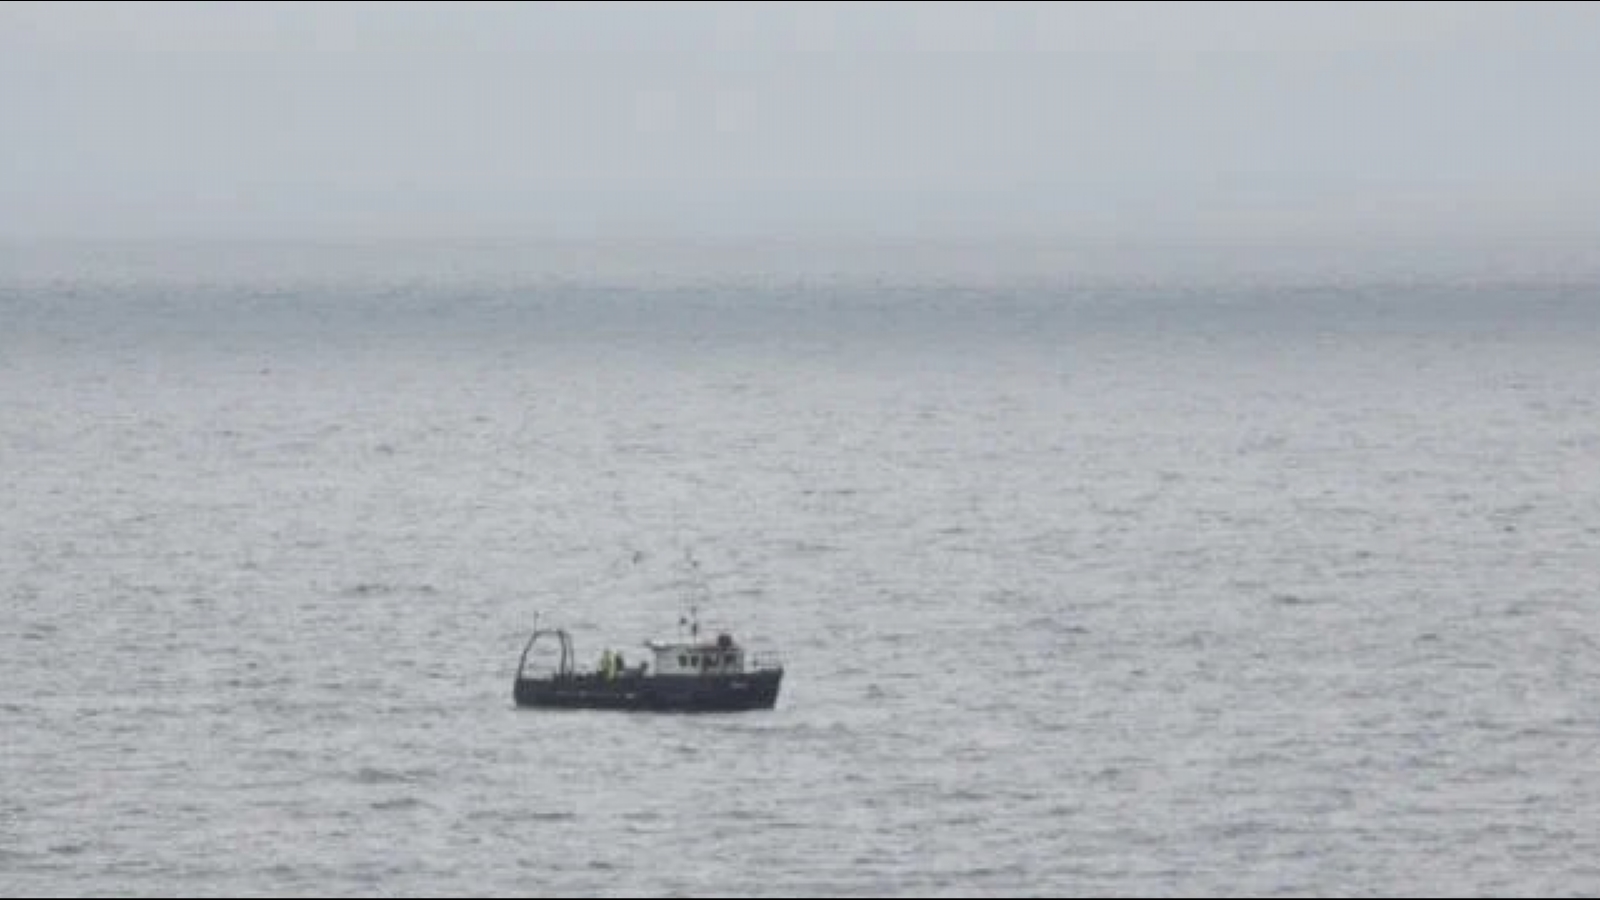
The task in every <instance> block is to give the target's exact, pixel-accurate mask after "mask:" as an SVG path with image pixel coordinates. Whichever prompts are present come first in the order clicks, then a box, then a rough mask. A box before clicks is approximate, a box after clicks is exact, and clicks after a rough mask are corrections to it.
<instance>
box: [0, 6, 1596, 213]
mask: <svg viewBox="0 0 1600 900" xmlns="http://www.w3.org/2000/svg"><path fill="white" fill-rule="evenodd" d="M0 133H3V138H0V236H5V237H11V238H17V237H23V238H27V237H34V236H89V237H140V236H185V237H187V236H204V235H220V236H227V237H354V238H366V237H435V236H438V237H489V236H515V237H556V238H571V239H587V238H592V237H599V238H625V237H693V238H723V237H747V236H754V237H802V238H847V239H848V238H896V239H901V238H911V239H917V238H940V239H963V240H964V239H983V240H1005V239H1039V240H1055V239H1063V238H1069V239H1070V238H1095V239H1126V240H1151V241H1156V240H1163V241H1164V240H1174V241H1193V240H1199V241H1204V240H1221V241H1241V242H1250V241H1258V240H1267V239H1284V238H1290V239H1297V240H1303V241H1318V240H1378V241H1387V240H1414V241H1445V242H1449V241H1456V240H1463V241H1485V240H1487V241H1494V240H1500V239H1514V240H1520V241H1532V242H1537V241H1555V242H1567V243H1582V242H1584V241H1591V240H1594V239H1595V238H1597V237H1600V224H1597V223H1600V12H1597V11H1596V10H1594V9H1593V8H1592V7H1590V6H1589V5H1586V4H1549V5H1545V4H1534V3H1481V4H1474V3H1418V4H1408V5H1391V4H1323V3H1284V4H1276V5H1274V4H1258V3H1237V4H1235V3H1222V4H1202V3H1178V4H1167V3H1148V4H1132V3H1127V4H1124V3H1111V4H1105V5H1090V4H1061V5H1054V6H1034V5H1027V4H1005V3H982V4H972V5H962V4H955V5H947V4H931V3H930V4H916V3H906V4H899V3H896V4H882V5H874V4H839V5H830V4H824V3H803V4H795V5H781V4H765V3H760V4H756V3H752V4H747V5H744V6H739V5H735V4H657V3H647V4H637V5H632V4H618V5H610V6H607V5H603V4H594V3H576V4H526V5H518V6H504V7H502V6H493V5H484V6H472V5H469V4H461V3H454V4H447V5H445V4H441V5H417V6H411V5H405V6H400V5H396V6H389V5H382V4H371V5H368V4H361V5H356V6H349V7H332V6H330V5H327V4H321V3H317V4H306V5H264V6H259V7H258V6H243V7H241V6H232V5H222V4H205V5H200V6H181V5H180V6H143V5H137V4H113V5H104V6H102V5H89V6H73V7H67V6H61V5H58V4H42V5H38V6H29V5H22V4H7V5H5V6H3V7H0Z"/></svg>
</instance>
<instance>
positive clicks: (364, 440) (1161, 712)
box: [0, 273, 1600, 895]
mask: <svg viewBox="0 0 1600 900" xmlns="http://www.w3.org/2000/svg"><path fill="white" fill-rule="evenodd" d="M690 550H692V551H693V552H694V553H695V554H696V556H697V557H698V558H699V560H700V562H701V565H702V568H703V570H704V571H705V573H706V575H707V580H708V582H709V588H710V593H711V595H712V597H713V601H712V602H711V603H710V604H709V605H708V608H707V610H706V616H707V618H710V619H715V620H721V621H726V622H730V623H734V624H736V625H738V626H739V627H740V629H741V631H742V632H743V633H747V634H749V635H750V637H751V638H752V639H759V640H763V641H766V642H769V643H773V644H777V645H779V646H781V648H782V649H783V651H784V653H785V655H786V657H787V660H788V664H789V674H788V678H787V680H786V683H785V686H784V693H783V696H782V699H781V702H780V704H779V707H778V709H777V710H776V711H775V712H772V713H767V714H753V715H745V716H737V717H730V718H673V717H665V718H655V717H621V716H615V715H602V714H584V713H573V714H550V713H532V712H518V711H516V710H515V709H514V708H513V706H512V704H511V698H510V687H511V675H512V669H513V668H514V666H515V663H516V657H517V654H518V653H519V652H520V650H521V647H522V643H523V641H524V640H525V638H526V634H527V631H528V629H529V628H530V627H531V625H532V622H533V618H534V615H535V613H536V612H542V613H543V614H544V616H545V617H546V618H545V619H544V621H550V620H552V619H554V620H559V621H561V622H563V623H565V624H567V625H569V626H570V627H571V628H573V629H574V630H575V631H576V633H577V636H578V640H579V642H580V651H581V652H582V653H583V654H584V657H585V659H590V658H591V657H592V656H597V655H598V654H599V651H600V649H601V648H602V647H603V646H605V645H606V644H608V643H609V644H611V645H620V646H623V647H625V648H633V647H636V646H637V644H638V643H639V642H640V641H642V640H644V639H646V638H649V637H653V636H659V635H663V634H665V635H669V636H670V635H671V634H672V633H673V626H674V625H675V623H676V621H677V617H678V615H679V613H680V611H681V606H682V598H683V597H684V594H685V587H686V585H685V583H684V580H683V573H682V567H681V565H680V561H681V560H682V559H683V557H684V554H685V552H686V551H690ZM0 598H3V611H4V616H3V619H0V726H3V727H0V750H3V753H0V786H3V790H0V890H3V892H5V893H9V894H32V893H44V894H76V893H88V894H105V893H133V894H157V893H161V894H169V893H175V894H180V895H181V894H192V893H200V894H233V893H256V894H259V893H287V894H320V893H324V892H333V893H353V894H378V893H382V894H420V893H447V894H475V893H478V892H483V893H489V894H564V893H568V892H580V893H593V894H625V893H648V894H680V893H692V894H755V895H790V894H793V893H804V894H829V895H833V894H846V895H867V894H911V893H917V894H948V895H984V894H1019V893H1020V894H1051V893H1062V892H1071V893H1096V894H1156V895H1169V894H1182V893H1202V894H1291V893H1296V894H1298V893H1312V892H1317V893H1341V894H1363V893H1374V892H1380V893H1415V892H1423V893H1431V892H1440V893H1446V894H1496V893H1508V894H1517V895H1524V894H1546V893H1549V894H1589V895H1592V894H1594V893H1597V892H1600V291H1597V290H1595V289H1590V288H1583V287H1575V288H1554V287H1544V288H1537V289H1533V288H1527V289H1516V288H1486V287H1468V288H1451V289H1445V288H1417V287H1405V288H1366V289H1354V288H1339V289H1334V288H1329V289H1316V290H1294V291H1270V290H1265V289H1261V288H1252V289H1240V290H1237V291H1227V290H1220V289H1208V290H1188V291H1185V290H1178V289H1147V290H1124V291H1096V290H1089V289H1079V290H1069V289H1050V288H1038V287H1036V288H998V287H997V288H992V289H968V288H962V289H957V288H953V287H948V286H944V287H928V288H916V287H889V286H877V287H874V286H872V285H870V283H866V282H862V281H855V282H850V283H849V284H839V285H835V284H828V283H816V284H808V283H804V282H795V283H789V282H780V283H776V284H773V283H766V284H754V285H752V284H741V283H722V282H718V283H713V284H706V285H692V284H687V283H677V284H675V285H670V286H660V287H652V286H651V285H650V283H649V281H648V280H641V281H640V283H638V284H634V285H631V286H623V287H618V286H616V285H614V284H613V285H610V286H606V285H602V284H600V283H595V284H587V283H584V282H582V281H566V282H559V281H550V280H543V281H528V282H525V283H524V282H516V281H511V282H506V283H494V284H484V283H477V282H472V281H471V280H469V279H462V280H459V281H449V280H444V281H436V282H429V281H423V282H418V281H383V280H382V279H376V280H373V279H368V280H366V281H362V282H360V283H346V282H339V281H329V282H327V283H321V282H318V281H316V280H305V279H301V280H288V281H280V280H274V279H273V278H271V277H269V276H268V274H265V273H258V274H255V275H252V276H251V277H250V278H249V279H243V280H240V279H235V280H233V281H219V282H214V283H208V282H182V281H171V280H169V281H162V280H159V279H155V280H152V279H141V278H137V277H130V278H127V279H122V280H117V279H88V280H84V279H78V280H74V279H54V280H49V279H36V278H28V279H23V278H16V279H12V280H11V281H9V282H5V283H4V284H3V286H0ZM635 652H637V651H635Z"/></svg>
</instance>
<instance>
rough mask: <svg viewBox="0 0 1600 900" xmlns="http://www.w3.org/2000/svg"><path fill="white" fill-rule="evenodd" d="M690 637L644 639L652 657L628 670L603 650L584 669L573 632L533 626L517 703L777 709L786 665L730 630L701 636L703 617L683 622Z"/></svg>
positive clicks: (661, 709) (657, 709) (621, 708)
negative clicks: (751, 648)
mask: <svg viewBox="0 0 1600 900" xmlns="http://www.w3.org/2000/svg"><path fill="white" fill-rule="evenodd" d="M685 627H687V628H688V635H687V636H684V635H682V634H680V636H679V638H678V639H677V640H672V641H649V642H647V643H645V644H644V649H645V651H646V653H647V655H648V658H647V660H646V661H643V662H640V663H639V664H638V665H637V666H633V667H630V666H629V665H628V663H627V661H626V659H625V657H624V656H623V654H621V653H617V652H614V651H611V650H605V651H604V652H602V653H601V655H600V658H599V663H598V664H597V665H596V666H595V668H593V669H589V670H581V669H580V668H579V666H578V663H577V654H576V651H575V649H574V645H573V640H572V635H571V634H569V633H568V632H567V631H566V630H565V629H561V628H556V629H545V630H541V629H539V628H537V627H535V629H534V632H533V636H532V637H531V638H529V640H528V644H527V646H526V647H525V648H523V651H522V660H521V662H519V663H518V665H517V678H516V685H515V690H514V694H515V697H516V701H517V705H518V706H519V707H527V708H536V709H589V710H607V711H615V712H652V713H732V712H748V711H751V710H766V709H772V708H773V707H775V706H776V705H777V703H778V689H779V687H780V686H781V685H782V683H783V662H782V660H780V659H779V658H778V657H777V656H776V655H774V654H770V653H754V652H751V651H749V650H747V649H746V647H745V646H744V645H743V644H741V643H740V642H739V641H738V640H736V639H735V638H734V636H733V634H732V633H730V632H728V631H719V632H718V633H717V634H716V637H715V638H712V639H709V640H702V639H701V637H700V623H699V618H698V615H694V616H693V618H692V619H685V620H680V629H682V628H685Z"/></svg>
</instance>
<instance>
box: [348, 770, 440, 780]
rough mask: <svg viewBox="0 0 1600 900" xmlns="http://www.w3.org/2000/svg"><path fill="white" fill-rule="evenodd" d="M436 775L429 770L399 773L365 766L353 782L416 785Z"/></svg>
mask: <svg viewBox="0 0 1600 900" xmlns="http://www.w3.org/2000/svg"><path fill="white" fill-rule="evenodd" d="M434 774H435V773H434V772H433V771H431V770H428V769H419V770H416V771H414V772H397V771H391V770H388V769H377V768H373V767H371V766H364V767H362V768H361V769H358V770H356V773H355V774H354V775H352V776H351V780H352V781H354V782H356V783H357V784H416V783H417V782H419V781H422V780H424V779H427V778H431V777H432V776H433V775H434Z"/></svg>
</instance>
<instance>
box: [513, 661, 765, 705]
mask: <svg viewBox="0 0 1600 900" xmlns="http://www.w3.org/2000/svg"><path fill="white" fill-rule="evenodd" d="M782 682H783V670H781V669H777V670H773V671H766V672H752V673H750V674H747V675H715V676H709V675H689V676H682V677H679V676H645V677H641V676H627V677H623V678H617V679H614V680H610V681H607V680H605V679H603V678H599V677H596V676H574V677H567V678H547V679H533V678H522V679H518V681H517V683H516V698H517V705H518V706H524V707H535V708H540V709H598V710H609V711H614V712H663V713H728V712H749V711H751V710H760V709H772V708H773V707H774V706H776V705H777V704H778V688H779V686H780V685H781V684H782Z"/></svg>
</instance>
